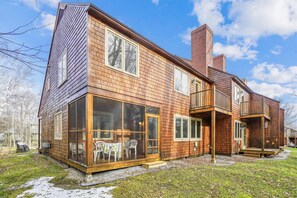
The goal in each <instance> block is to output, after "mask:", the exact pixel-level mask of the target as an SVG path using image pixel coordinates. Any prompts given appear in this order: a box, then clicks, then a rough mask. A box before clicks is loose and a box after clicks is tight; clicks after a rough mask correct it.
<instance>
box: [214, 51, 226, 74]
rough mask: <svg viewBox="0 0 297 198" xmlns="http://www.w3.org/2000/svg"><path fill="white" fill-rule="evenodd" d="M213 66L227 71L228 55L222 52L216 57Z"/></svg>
mask: <svg viewBox="0 0 297 198" xmlns="http://www.w3.org/2000/svg"><path fill="white" fill-rule="evenodd" d="M213 67H214V68H216V69H218V70H221V71H226V56H225V55H224V54H221V55H218V56H216V57H214V58H213Z"/></svg>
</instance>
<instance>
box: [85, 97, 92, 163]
mask: <svg viewBox="0 0 297 198" xmlns="http://www.w3.org/2000/svg"><path fill="white" fill-rule="evenodd" d="M86 99H87V104H86V111H87V112H86V115H87V134H86V136H87V137H86V145H87V150H86V153H87V156H86V164H87V166H92V165H93V94H87V96H86Z"/></svg>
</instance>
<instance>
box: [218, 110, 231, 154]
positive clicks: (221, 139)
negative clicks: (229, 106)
mask: <svg viewBox="0 0 297 198" xmlns="http://www.w3.org/2000/svg"><path fill="white" fill-rule="evenodd" d="M231 128H232V127H231V116H229V115H224V114H221V113H216V153H217V154H223V155H230V154H231V138H230V136H231V133H232V131H231Z"/></svg>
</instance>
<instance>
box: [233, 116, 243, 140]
mask: <svg viewBox="0 0 297 198" xmlns="http://www.w3.org/2000/svg"><path fill="white" fill-rule="evenodd" d="M236 124H239V131H238V136H237V135H236ZM234 140H242V133H241V121H239V120H234Z"/></svg>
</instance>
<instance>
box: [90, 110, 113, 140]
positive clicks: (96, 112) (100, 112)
mask: <svg viewBox="0 0 297 198" xmlns="http://www.w3.org/2000/svg"><path fill="white" fill-rule="evenodd" d="M94 114H96V115H97V116H99V115H108V116H111V123H114V118H113V113H110V112H104V111H94V112H93V116H94ZM93 121H94V118H93ZM99 130H101V129H96V130H95V131H94V132H97V135H98V133H99V137H97V138H94V137H92V138H93V140H96V141H98V140H113V136H114V132H107V133H110V138H101V137H100V133H101V132H99ZM111 131H114V130H111ZM94 132H93V133H94Z"/></svg>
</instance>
